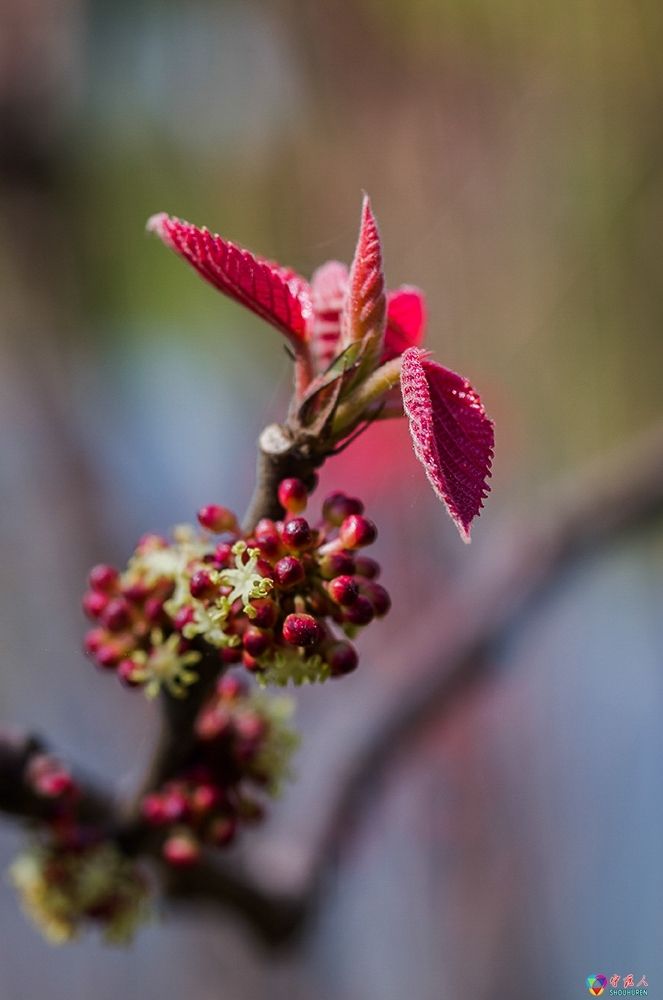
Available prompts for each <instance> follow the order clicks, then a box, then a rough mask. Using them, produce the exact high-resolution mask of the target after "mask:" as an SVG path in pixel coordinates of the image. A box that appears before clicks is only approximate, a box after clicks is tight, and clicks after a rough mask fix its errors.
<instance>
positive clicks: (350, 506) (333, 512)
mask: <svg viewBox="0 0 663 1000" xmlns="http://www.w3.org/2000/svg"><path fill="white" fill-rule="evenodd" d="M363 513H364V505H363V503H362V502H361V500H357V499H356V498H355V497H348V496H346V495H345V493H330V494H329V496H328V497H327V499H326V500H325V502H324V503H323V505H322V516H323V517H324V519H325V521H327V522H328V523H329V524H333V525H336V527H338V526H339V525H340V524H342V523H343V521H344V520H345V518H346V517H349V516H350V514H363Z"/></svg>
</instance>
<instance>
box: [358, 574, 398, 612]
mask: <svg viewBox="0 0 663 1000" xmlns="http://www.w3.org/2000/svg"><path fill="white" fill-rule="evenodd" d="M359 589H360V590H361V593H362V594H364V596H365V597H367V598H368V599H369V601H370V602H371V604H372V605H373V610H374V611H375V615H376V617H377V618H384V616H385V615H386V614H387V612H388V611H389V609H390V607H391V597H390V596H389V594H388V593H387V591H386V590H385V589H384V587H381V586H380V584H379V583H374V582H373V581H372V580H362V581H361V582H360V584H359Z"/></svg>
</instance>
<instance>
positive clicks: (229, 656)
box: [219, 646, 242, 667]
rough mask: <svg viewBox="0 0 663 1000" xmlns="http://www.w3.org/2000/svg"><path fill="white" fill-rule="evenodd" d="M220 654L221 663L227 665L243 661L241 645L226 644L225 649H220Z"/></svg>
mask: <svg viewBox="0 0 663 1000" xmlns="http://www.w3.org/2000/svg"><path fill="white" fill-rule="evenodd" d="M219 656H220V657H221V663H224V664H225V665H226V666H227V667H229V666H231V665H232V664H233V663H239V662H240V661H241V659H242V650H241V649H240V647H239V646H224V648H223V649H221V650H219Z"/></svg>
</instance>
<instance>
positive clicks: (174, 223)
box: [147, 212, 312, 343]
mask: <svg viewBox="0 0 663 1000" xmlns="http://www.w3.org/2000/svg"><path fill="white" fill-rule="evenodd" d="M147 228H148V230H150V231H152V232H154V233H156V234H157V235H158V236H160V237H161V239H162V240H163V241H164V243H165V244H166V246H169V247H170V248H171V250H174V251H175V253H178V254H179V255H180V257H183V258H184V259H185V260H187V261H188V262H189V264H191V265H192V267H195V269H196V271H198V273H199V274H200V275H202V277H203V278H205V280H206V281H209V283H210V284H211V285H214V287H215V288H218V289H219V291H221V292H224V293H225V294H226V295H228V296H229V297H230V298H231V299H234V300H235V301H236V302H239V303H241V305H243V306H246V307H247V309H250V310H251V311H252V312H254V313H256V314H257V315H258V316H260V317H261V318H262V319H264V320H266V321H267V322H268V323H271V324H272V326H275V327H276V328H277V330H280V331H281V333H284V334H285V335H286V337H289V338H290V340H292V341H294V342H295V343H297V342H301V341H305V340H306V339H307V321H308V320H309V318H310V316H311V315H312V307H311V301H310V291H309V286H308V283H307V282H306V281H305V280H304V278H301V277H300V276H299V275H298V274H297V273H296V272H295V271H291V270H289V269H288V268H283V267H279V266H278V264H273V263H272V262H271V261H268V260H265V259H264V258H262V257H255V256H254V255H253V254H252V253H251V252H250V251H249V250H243V249H242V248H241V247H238V246H236V245H235V244H234V243H231V242H230V241H229V240H223V239H221V237H220V236H212V234H211V233H210V232H209V231H208V230H207V229H198V228H197V227H196V226H192V225H191V223H190V222H181V221H180V220H179V219H175V218H172V219H171V218H169V217H168V216H167V215H166V214H165V213H164V212H162V213H161V214H159V215H154V216H152V218H151V219H150V220H149V222H148V223H147Z"/></svg>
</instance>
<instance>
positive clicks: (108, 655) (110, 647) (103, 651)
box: [94, 641, 125, 670]
mask: <svg viewBox="0 0 663 1000" xmlns="http://www.w3.org/2000/svg"><path fill="white" fill-rule="evenodd" d="M124 653H125V651H124V648H123V647H122V646H121V645H120V644H119V643H116V642H112V641H111V642H105V643H103V645H101V646H99V648H98V649H97V650H96V651H95V654H94V657H95V660H96V661H97V663H98V664H99V666H100V667H102V668H103V669H104V670H114V669H115V667H116V666H117V664H118V663H119V662H120V660H121V659H122V657H123V656H124Z"/></svg>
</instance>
